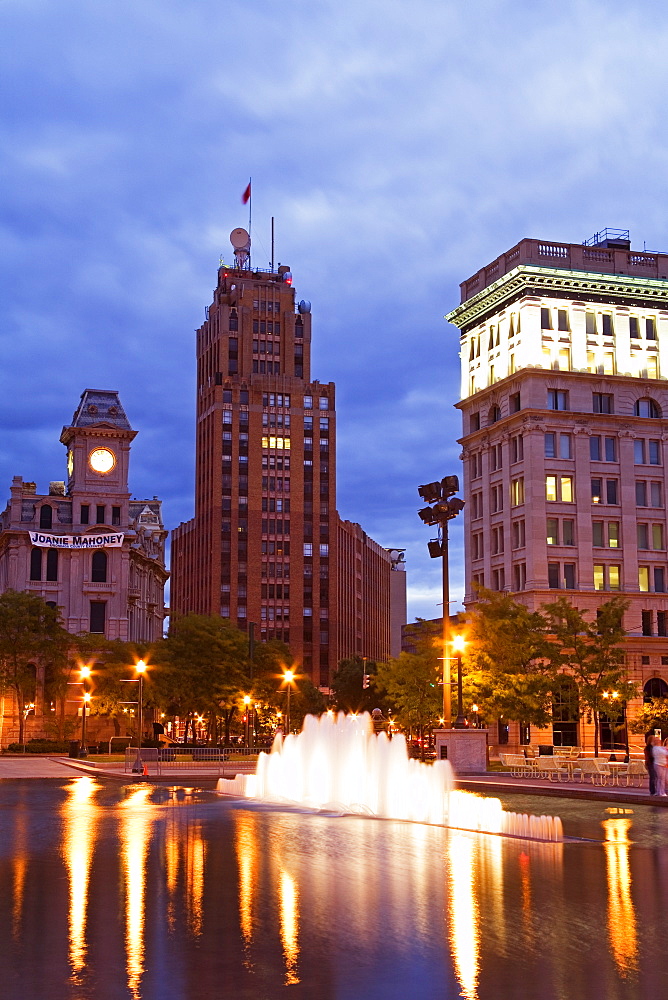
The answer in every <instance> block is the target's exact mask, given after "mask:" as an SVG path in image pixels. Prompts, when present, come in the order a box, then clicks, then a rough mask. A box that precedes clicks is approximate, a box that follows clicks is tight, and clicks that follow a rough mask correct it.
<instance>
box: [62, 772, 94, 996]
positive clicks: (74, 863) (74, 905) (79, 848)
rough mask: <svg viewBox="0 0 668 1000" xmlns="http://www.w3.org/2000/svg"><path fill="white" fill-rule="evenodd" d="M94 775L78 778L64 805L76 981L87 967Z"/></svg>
mask: <svg viewBox="0 0 668 1000" xmlns="http://www.w3.org/2000/svg"><path fill="white" fill-rule="evenodd" d="M99 789H100V785H99V784H98V783H97V782H96V781H95V779H94V778H90V777H81V778H75V779H74V780H73V781H72V782H71V783H70V785H69V788H68V793H69V794H68V797H67V799H66V801H65V803H64V805H63V856H64V859H65V866H66V868H67V874H68V879H69V887H70V899H69V914H68V930H69V961H70V969H71V974H72V981H73V982H80V981H81V978H82V975H83V973H84V971H85V968H86V952H87V945H86V920H87V914H88V888H89V884H90V870H91V862H92V857H93V847H94V844H95V835H96V828H97V810H96V808H95V802H94V798H95V794H96V792H97V791H98V790H99Z"/></svg>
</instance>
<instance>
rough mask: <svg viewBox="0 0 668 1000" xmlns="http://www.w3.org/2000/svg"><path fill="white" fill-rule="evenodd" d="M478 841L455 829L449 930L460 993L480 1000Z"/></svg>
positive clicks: (450, 868) (451, 850)
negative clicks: (477, 889) (477, 885)
mask: <svg viewBox="0 0 668 1000" xmlns="http://www.w3.org/2000/svg"><path fill="white" fill-rule="evenodd" d="M477 847H478V841H477V840H475V839H474V838H472V837H469V836H467V835H466V834H459V833H453V834H452V835H451V837H450V842H449V844H448V855H447V858H448V862H447V864H448V882H449V890H450V891H449V897H450V908H449V910H450V912H449V914H448V916H449V932H450V946H451V948H452V957H453V959H454V964H455V972H456V974H457V979H458V980H459V983H460V986H461V996H463V997H465V998H466V1000H477V996H478V974H479V968H480V911H479V906H478V894H477V892H476V881H477V875H478V872H477V868H478V864H477V862H478V859H477V856H476V855H477Z"/></svg>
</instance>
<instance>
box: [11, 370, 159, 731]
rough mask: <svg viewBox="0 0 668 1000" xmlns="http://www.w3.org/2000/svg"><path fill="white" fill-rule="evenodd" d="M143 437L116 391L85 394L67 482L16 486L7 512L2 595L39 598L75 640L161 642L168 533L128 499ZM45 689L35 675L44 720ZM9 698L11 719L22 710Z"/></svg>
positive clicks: (152, 513)
mask: <svg viewBox="0 0 668 1000" xmlns="http://www.w3.org/2000/svg"><path fill="white" fill-rule="evenodd" d="M136 434H137V432H136V431H134V430H133V429H132V427H131V426H130V423H129V421H128V418H127V416H126V414H125V411H124V409H123V406H122V405H121V401H120V399H119V396H118V393H117V392H113V391H110V390H96V389H87V390H86V391H85V392H84V393H83V394H82V396H81V400H80V402H79V405H78V407H77V409H76V411H75V413H74V416H73V418H72V421H71V423H70V424H69V425H67V426H66V427H64V428H63V431H62V433H61V435H60V441H61V443H62V444H63V445H65V448H66V449H67V454H66V469H67V477H66V479H65V480H63V481H60V482H52V483H50V485H49V491H48V493H38V492H37V485H36V483H34V482H25V481H24V480H23V478H22V477H21V476H15V477H14V479H13V481H12V485H11V498H10V500H9V503H8V504H7V507H6V508H5V510H4V511H3V512H2V513H1V514H0V593H4V591H6V590H8V589H12V590H19V591H27V592H29V593H32V594H38V595H39V596H40V597H43V598H44V600H45V601H46V602H47V603H48V604H51V605H52V606H54V607H57V608H58V609H59V611H60V615H61V618H62V620H63V624H64V626H65V628H67V629H68V631H70V632H72V633H79V632H90V633H93V634H99V635H101V636H102V635H103V636H104V637H105V638H107V639H123V640H128V641H137V642H152V641H154V640H156V639H158V638H159V637H160V636H161V635H162V631H163V619H164V616H165V608H164V588H165V583H166V580H167V577H168V573H167V571H166V569H165V539H166V536H167V532H166V531H165V528H164V526H163V523H162V514H161V501H160V500H158V499H157V497H153V498H152V499H150V500H136V499H133V498H132V497H131V495H130V493H129V491H128V475H129V464H130V447H131V443H132V441H133V439H134V438H135V436H136ZM42 689H43V677H41V676H40V673H39V670H38V673H37V699H36V713H37V716H39V714H40V713H41V712H42V709H43V705H42V698H41V690H42ZM6 700H7V705H6V709H5V711H4V713H3V714H4V717H5V718H6V719H7V718H8V717H10V716H11V715H12V713H13V712H15V707H12V706H10V705H9V703H8V702H9V699H8V698H7V699H6ZM38 723H39V719H38V718H36V720H35V725H37V728H38ZM5 728H7V727H5ZM33 728H35V727H34V726H33Z"/></svg>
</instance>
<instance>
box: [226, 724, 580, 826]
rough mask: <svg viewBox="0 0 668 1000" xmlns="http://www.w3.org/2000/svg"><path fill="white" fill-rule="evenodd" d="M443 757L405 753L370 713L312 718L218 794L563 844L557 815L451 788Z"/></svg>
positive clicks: (279, 740) (400, 740)
mask: <svg viewBox="0 0 668 1000" xmlns="http://www.w3.org/2000/svg"><path fill="white" fill-rule="evenodd" d="M453 783H454V775H453V771H452V767H451V766H450V764H449V763H448V761H445V760H437V761H435V762H434V763H433V764H424V763H421V762H420V761H417V760H412V759H410V758H409V756H408V749H407V746H406V739H405V737H404V736H402V735H401V734H398V735H395V736H394V738H393V739H392V740H389V739H388V738H387V736H386V734H385V733H379V734H378V735H376V734H375V733H374V731H373V726H372V724H371V719H370V717H369V715H368V714H366V713H365V714H364V715H359V716H355V715H345V714H344V713H343V712H340V713H339V715H338V717H336V718H334V717H333V716H330V715H322V716H320V718H316V717H315V716H313V715H307V716H306V719H305V720H304V728H303V729H302V732H301V733H300V734H299V735H298V736H294V735H290V736H287V737H286V738H285V739H283V738H282V737H281V736H277V737H276V739H275V740H274V745H273V747H272V749H271V753H269V754H266V753H261V754H260V756H259V758H258V762H257V768H256V771H255V774H237V775H236V777H235V778H232V779H227V778H220V779H219V781H218V792H219V793H220V794H223V795H235V796H239V797H242V798H248V799H253V800H255V801H259V802H266V803H274V804H283V805H298V806H302V807H305V808H307V809H317V810H322V811H326V812H340V813H359V814H365V815H370V816H377V817H380V818H383V819H398V820H412V821H413V822H417V823H432V824H435V825H438V826H450V827H456V828H458V829H460V830H474V831H478V832H480V833H501V834H506V835H508V836H514V837H524V838H528V839H530V840H546V841H553V842H554V841H561V840H563V831H562V827H561V820H560V819H559V817H553V816H526V815H520V814H518V813H512V812H504V810H503V807H502V805H501V802H500V801H499V799H496V798H483V797H480V796H477V795H474V794H471V793H468V792H460V791H455V790H454V789H453Z"/></svg>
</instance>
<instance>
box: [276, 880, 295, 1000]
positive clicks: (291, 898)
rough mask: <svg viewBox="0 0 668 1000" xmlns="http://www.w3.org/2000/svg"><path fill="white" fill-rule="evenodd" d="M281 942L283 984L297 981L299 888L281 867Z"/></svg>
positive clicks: (292, 983) (279, 885)
mask: <svg viewBox="0 0 668 1000" xmlns="http://www.w3.org/2000/svg"><path fill="white" fill-rule="evenodd" d="M278 891H279V899H280V905H279V911H280V928H281V944H282V945H283V957H284V959H285V985H286V986H292V985H294V984H295V983H298V982H299V975H298V970H297V959H298V958H299V890H298V889H297V883H296V882H295V880H294V878H293V877H292V875H290V873H289V872H287V871H286V870H285V869H284V868H281V872H280V878H279V882H278Z"/></svg>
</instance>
